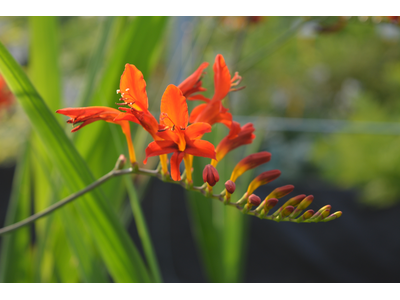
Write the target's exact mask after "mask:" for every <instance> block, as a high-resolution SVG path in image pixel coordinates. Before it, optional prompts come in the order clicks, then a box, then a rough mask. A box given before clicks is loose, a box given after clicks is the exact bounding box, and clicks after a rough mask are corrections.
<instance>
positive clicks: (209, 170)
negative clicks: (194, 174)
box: [203, 165, 219, 186]
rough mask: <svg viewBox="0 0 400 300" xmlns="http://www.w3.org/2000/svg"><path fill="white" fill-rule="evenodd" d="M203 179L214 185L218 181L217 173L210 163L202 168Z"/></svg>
mask: <svg viewBox="0 0 400 300" xmlns="http://www.w3.org/2000/svg"><path fill="white" fill-rule="evenodd" d="M203 181H204V182H207V183H208V184H209V185H210V186H214V185H215V184H216V183H217V182H218V181H219V174H218V171H217V169H216V168H214V167H213V166H212V165H206V166H205V167H204V170H203Z"/></svg>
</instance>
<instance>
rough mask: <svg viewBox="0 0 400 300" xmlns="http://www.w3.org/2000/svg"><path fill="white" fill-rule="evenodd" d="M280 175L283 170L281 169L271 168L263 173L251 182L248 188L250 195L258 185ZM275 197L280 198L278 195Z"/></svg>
mask: <svg viewBox="0 0 400 300" xmlns="http://www.w3.org/2000/svg"><path fill="white" fill-rule="evenodd" d="M280 175H281V171H279V170H271V171H266V172H263V173H261V174H260V175H258V176H257V177H256V178H254V179H253V181H252V182H250V184H249V187H248V188H247V194H248V195H249V194H251V193H253V192H254V191H255V190H256V189H257V188H258V187H260V186H262V185H264V184H267V183H268V182H271V181H273V180H275V179H276V178H278V177H279V176H280ZM273 198H278V197H273Z"/></svg>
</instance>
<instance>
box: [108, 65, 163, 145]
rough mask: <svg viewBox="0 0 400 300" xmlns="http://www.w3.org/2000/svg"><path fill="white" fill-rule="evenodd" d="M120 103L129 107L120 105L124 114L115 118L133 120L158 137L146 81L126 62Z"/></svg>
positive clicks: (122, 77) (157, 127)
mask: <svg viewBox="0 0 400 300" xmlns="http://www.w3.org/2000/svg"><path fill="white" fill-rule="evenodd" d="M117 93H121V99H120V100H121V101H124V103H121V104H122V105H128V106H129V108H124V107H120V110H123V111H125V112H126V113H125V114H120V115H119V116H118V117H117V118H116V119H115V120H117V121H122V120H127V121H131V122H135V123H137V124H139V125H142V127H143V128H144V129H145V130H146V131H147V132H149V133H150V134H151V136H152V137H153V138H154V139H155V140H156V139H160V138H159V137H158V136H157V135H156V133H157V132H158V129H159V126H158V122H157V120H156V118H154V116H153V115H152V114H151V113H150V112H149V110H148V108H149V103H148V99H147V93H146V81H145V80H144V78H143V74H142V72H140V71H139V70H138V69H137V68H136V67H135V66H134V65H131V64H126V65H125V70H124V72H123V73H122V75H121V81H120V89H119V90H118V91H117Z"/></svg>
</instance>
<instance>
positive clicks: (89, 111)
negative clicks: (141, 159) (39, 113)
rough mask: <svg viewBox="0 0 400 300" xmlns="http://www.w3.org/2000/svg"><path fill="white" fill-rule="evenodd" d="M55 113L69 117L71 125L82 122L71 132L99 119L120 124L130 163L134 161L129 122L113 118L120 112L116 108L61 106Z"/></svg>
mask: <svg viewBox="0 0 400 300" xmlns="http://www.w3.org/2000/svg"><path fill="white" fill-rule="evenodd" d="M56 113H58V114H63V115H66V116H68V117H70V118H71V119H69V120H68V121H67V123H72V124H73V125H75V124H77V123H82V124H79V125H78V126H76V127H74V128H73V129H72V130H71V132H75V131H78V130H79V129H81V128H82V127H84V126H86V125H88V124H90V123H93V122H95V121H99V120H103V121H106V122H109V123H114V124H118V125H120V126H121V129H122V132H123V133H124V134H125V137H126V141H127V143H128V149H129V157H130V160H131V163H135V162H136V156H135V150H134V148H133V144H132V138H131V130H130V127H129V122H128V121H115V120H114V119H115V117H117V116H118V115H120V114H122V113H121V112H120V111H119V110H118V109H114V108H110V107H105V106H91V107H77V108H63V109H59V110H57V111H56Z"/></svg>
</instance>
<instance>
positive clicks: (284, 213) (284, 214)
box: [279, 205, 294, 219]
mask: <svg viewBox="0 0 400 300" xmlns="http://www.w3.org/2000/svg"><path fill="white" fill-rule="evenodd" d="M293 210H294V207H293V206H290V205H289V206H286V207H285V208H284V209H283V210H282V211H281V213H280V215H279V216H280V219H283V218H286V217H287V216H288V215H290V214H291V213H292V212H293Z"/></svg>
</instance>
